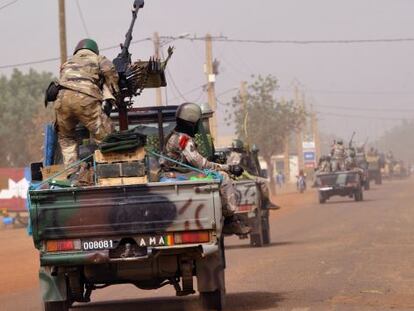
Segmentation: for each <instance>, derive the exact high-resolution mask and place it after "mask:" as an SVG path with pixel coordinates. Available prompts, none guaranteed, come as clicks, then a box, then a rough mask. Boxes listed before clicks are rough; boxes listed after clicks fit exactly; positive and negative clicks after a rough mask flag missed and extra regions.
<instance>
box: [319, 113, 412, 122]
mask: <svg viewBox="0 0 414 311" xmlns="http://www.w3.org/2000/svg"><path fill="white" fill-rule="evenodd" d="M316 113H317V114H322V115H326V116H333V117H339V118H346V119H369V120H382V121H405V120H407V121H410V120H414V119H413V118H387V117H373V116H362V115H351V114H342V113H341V114H338V113H330V112H322V111H316Z"/></svg>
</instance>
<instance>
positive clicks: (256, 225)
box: [250, 208, 263, 247]
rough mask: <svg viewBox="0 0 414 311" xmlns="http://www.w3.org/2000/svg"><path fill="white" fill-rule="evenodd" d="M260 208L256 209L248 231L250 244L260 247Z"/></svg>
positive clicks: (261, 225) (261, 231)
mask: <svg viewBox="0 0 414 311" xmlns="http://www.w3.org/2000/svg"><path fill="white" fill-rule="evenodd" d="M261 214H262V211H261V209H259V208H257V209H256V217H255V218H254V221H253V228H252V232H251V233H250V246H254V247H262V246H263V221H262V215H261Z"/></svg>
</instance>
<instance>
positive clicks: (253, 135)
mask: <svg viewBox="0 0 414 311" xmlns="http://www.w3.org/2000/svg"><path fill="white" fill-rule="evenodd" d="M277 89H278V84H277V79H276V78H275V77H274V76H272V75H268V76H266V77H262V76H258V77H257V78H256V79H255V81H253V82H252V83H251V84H250V85H248V94H247V98H246V101H245V102H243V101H242V98H241V96H240V94H238V95H237V96H236V97H234V98H233V100H232V107H233V109H234V113H233V114H232V117H233V120H234V122H235V123H236V132H237V135H238V137H240V138H241V139H242V140H244V141H245V142H247V143H248V144H249V145H252V144H256V145H257V146H258V147H259V149H260V154H261V155H262V156H263V157H264V158H269V159H270V157H271V156H272V155H276V154H280V153H282V152H283V148H284V145H285V141H286V139H287V137H289V135H290V134H291V133H292V132H294V131H296V130H298V129H300V128H301V127H302V126H303V124H304V122H305V117H306V113H305V111H304V109H303V108H302V107H300V106H298V105H296V104H295V103H294V102H293V101H288V102H284V103H282V102H280V101H277V100H276V98H275V92H276V91H277ZM245 108H246V109H245Z"/></svg>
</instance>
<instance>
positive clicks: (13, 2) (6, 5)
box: [0, 0, 19, 10]
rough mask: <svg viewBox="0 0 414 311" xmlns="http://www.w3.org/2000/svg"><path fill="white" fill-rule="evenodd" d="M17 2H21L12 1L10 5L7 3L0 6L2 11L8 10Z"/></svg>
mask: <svg viewBox="0 0 414 311" xmlns="http://www.w3.org/2000/svg"><path fill="white" fill-rule="evenodd" d="M17 1H19V0H14V1H11V2H9V3H6V4H5V5H2V6H0V10H2V9H5V8H7V7H8V6H10V5H12V4H15V3H16V2H17Z"/></svg>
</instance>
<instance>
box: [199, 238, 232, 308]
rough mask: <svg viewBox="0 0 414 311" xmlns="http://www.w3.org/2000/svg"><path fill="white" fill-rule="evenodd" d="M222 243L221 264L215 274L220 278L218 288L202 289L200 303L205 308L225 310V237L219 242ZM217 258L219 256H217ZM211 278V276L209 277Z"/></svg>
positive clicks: (219, 255) (219, 256)
mask: <svg viewBox="0 0 414 311" xmlns="http://www.w3.org/2000/svg"><path fill="white" fill-rule="evenodd" d="M219 245H220V254H218V258H220V261H221V263H220V265H219V266H217V268H216V270H214V274H215V276H216V278H217V280H218V283H219V284H218V288H217V289H216V290H214V291H200V303H201V306H202V307H203V309H205V310H223V308H224V302H225V294H226V287H225V280H224V270H225V267H226V262H225V261H226V259H225V250H224V239H223V238H222V239H221V240H220V242H219ZM216 258H217V257H216ZM209 278H211V276H210V277H209Z"/></svg>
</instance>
